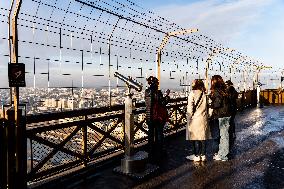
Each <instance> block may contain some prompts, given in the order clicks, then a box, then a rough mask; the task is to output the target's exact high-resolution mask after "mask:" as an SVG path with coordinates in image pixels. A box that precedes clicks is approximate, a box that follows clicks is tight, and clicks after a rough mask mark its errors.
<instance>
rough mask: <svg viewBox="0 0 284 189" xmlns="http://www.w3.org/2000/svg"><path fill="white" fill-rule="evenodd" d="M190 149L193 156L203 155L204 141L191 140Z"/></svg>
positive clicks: (204, 150) (204, 149)
mask: <svg viewBox="0 0 284 189" xmlns="http://www.w3.org/2000/svg"><path fill="white" fill-rule="evenodd" d="M192 148H193V153H194V155H198V156H199V155H201V156H203V155H205V152H206V143H205V140H193V141H192Z"/></svg>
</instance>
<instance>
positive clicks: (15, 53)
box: [11, 0, 22, 126]
mask: <svg viewBox="0 0 284 189" xmlns="http://www.w3.org/2000/svg"><path fill="white" fill-rule="evenodd" d="M21 5H22V0H17V2H16V7H15V11H14V16H13V18H12V35H13V36H12V45H13V46H12V53H11V58H12V62H11V63H14V64H17V63H18V28H17V21H18V15H19V11H20V8H21ZM12 90H13V94H14V96H13V98H14V107H15V122H16V125H17V126H18V125H19V121H18V119H17V118H18V109H19V87H13V88H12Z"/></svg>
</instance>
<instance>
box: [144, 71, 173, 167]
mask: <svg viewBox="0 0 284 189" xmlns="http://www.w3.org/2000/svg"><path fill="white" fill-rule="evenodd" d="M147 82H148V84H149V87H148V88H147V89H146V90H145V104H146V121H147V125H148V146H149V159H150V161H151V162H154V163H155V162H157V161H159V160H160V159H161V157H162V155H163V152H164V151H163V150H164V149H163V139H164V133H163V129H164V125H165V124H166V122H167V118H168V112H167V108H166V104H167V103H168V101H169V93H170V90H169V89H168V90H167V91H166V96H165V97H163V94H162V92H161V91H160V90H158V87H159V80H158V79H157V78H156V77H153V76H150V77H149V78H147Z"/></svg>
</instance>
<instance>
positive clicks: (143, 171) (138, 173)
mask: <svg viewBox="0 0 284 189" xmlns="http://www.w3.org/2000/svg"><path fill="white" fill-rule="evenodd" d="M114 76H115V77H117V78H118V79H120V80H122V81H123V82H125V84H126V85H127V88H128V93H127V94H126V98H125V101H124V103H125V120H124V127H125V132H124V138H125V155H124V158H123V159H122V160H121V166H119V167H117V168H115V169H114V171H115V172H118V173H122V174H126V175H129V176H132V177H135V178H141V177H142V178H143V176H146V175H148V174H149V173H150V172H151V171H149V170H148V169H147V168H146V167H147V166H146V165H147V160H148V153H147V152H144V151H140V152H137V153H135V152H134V135H135V132H134V113H133V109H134V108H135V103H134V101H133V99H132V93H131V89H134V90H136V91H138V92H141V91H142V87H143V85H142V84H140V83H139V82H137V81H135V80H134V79H132V78H131V77H125V76H123V75H122V74H120V73H118V72H115V73H114ZM148 167H149V166H148Z"/></svg>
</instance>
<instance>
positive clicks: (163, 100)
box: [145, 87, 169, 121]
mask: <svg viewBox="0 0 284 189" xmlns="http://www.w3.org/2000/svg"><path fill="white" fill-rule="evenodd" d="M155 100H158V103H159V104H162V105H164V106H165V105H166V104H167V103H168V102H169V96H165V97H163V94H162V92H161V90H156V89H153V88H151V87H149V88H147V89H146V90H145V105H146V120H147V121H151V120H152V118H153V116H152V115H153V105H154V102H155Z"/></svg>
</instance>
